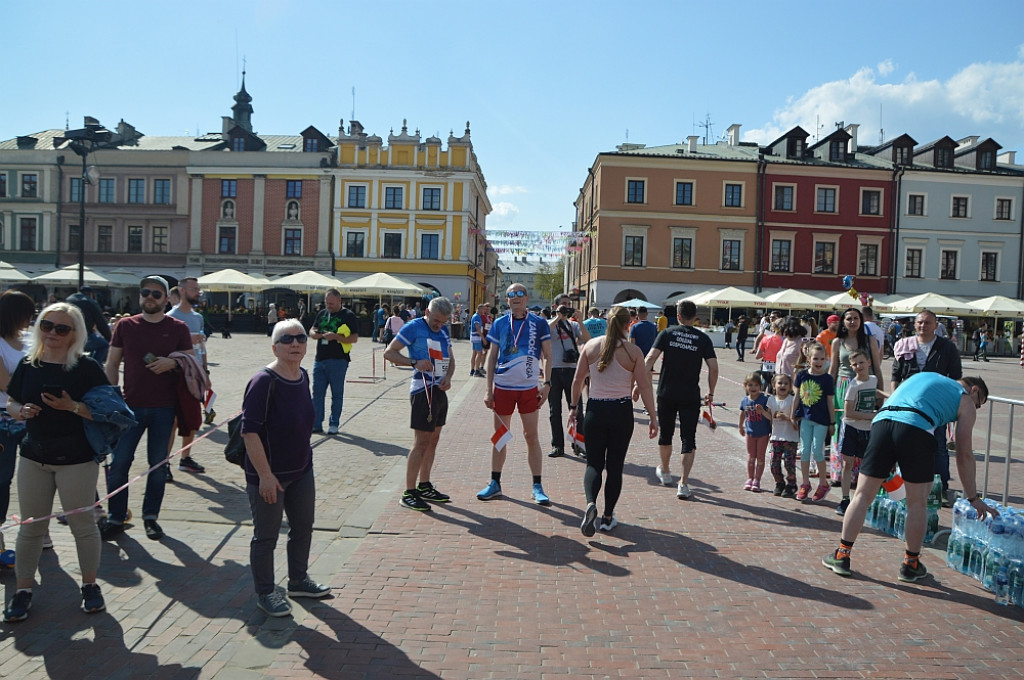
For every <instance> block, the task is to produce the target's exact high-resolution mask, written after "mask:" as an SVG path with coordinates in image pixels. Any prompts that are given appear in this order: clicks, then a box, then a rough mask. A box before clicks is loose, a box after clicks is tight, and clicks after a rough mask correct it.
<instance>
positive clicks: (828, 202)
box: [816, 187, 836, 213]
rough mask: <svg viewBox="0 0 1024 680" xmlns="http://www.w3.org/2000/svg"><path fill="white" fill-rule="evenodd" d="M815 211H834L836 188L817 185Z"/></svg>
mask: <svg viewBox="0 0 1024 680" xmlns="http://www.w3.org/2000/svg"><path fill="white" fill-rule="evenodd" d="M816 209H817V211H818V212H824V213H834V212H835V211H836V190H835V189H831V188H827V187H819V188H818V204H817V208H816Z"/></svg>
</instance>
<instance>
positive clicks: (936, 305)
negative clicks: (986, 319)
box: [889, 293, 974, 315]
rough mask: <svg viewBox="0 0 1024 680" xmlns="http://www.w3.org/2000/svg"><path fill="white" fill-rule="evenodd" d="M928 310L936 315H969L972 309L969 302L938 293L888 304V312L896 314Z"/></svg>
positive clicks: (916, 296)
mask: <svg viewBox="0 0 1024 680" xmlns="http://www.w3.org/2000/svg"><path fill="white" fill-rule="evenodd" d="M925 309H930V310H931V311H933V312H935V313H936V314H953V315H970V314H972V313H973V311H974V307H973V305H972V304H971V303H969V302H960V301H959V300H954V299H953V298H949V297H946V296H945V295H939V294H938V293H921V294H920V295H914V296H912V297H908V298H904V299H902V300H895V301H893V302H891V303H889V311H890V312H895V313H897V314H916V313H917V312H920V311H922V310H925Z"/></svg>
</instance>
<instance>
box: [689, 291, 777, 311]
mask: <svg viewBox="0 0 1024 680" xmlns="http://www.w3.org/2000/svg"><path fill="white" fill-rule="evenodd" d="M694 302H695V303H696V304H697V305H703V306H705V307H729V308H732V307H767V306H768V303H767V302H765V301H764V298H762V297H761V296H759V295H754V294H753V293H748V292H747V291H745V290H740V289H739V288H736V287H735V286H728V287H726V288H722V289H720V290H713V291H711V292H710V293H707V294H706V295H704V296H702V299H701V301H700V302H697V301H696V300H694Z"/></svg>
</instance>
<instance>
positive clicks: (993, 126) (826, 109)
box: [744, 47, 1024, 148]
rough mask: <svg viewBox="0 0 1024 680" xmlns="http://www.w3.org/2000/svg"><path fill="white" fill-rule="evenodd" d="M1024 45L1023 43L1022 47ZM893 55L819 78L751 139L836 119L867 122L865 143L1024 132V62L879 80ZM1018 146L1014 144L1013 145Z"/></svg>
mask: <svg viewBox="0 0 1024 680" xmlns="http://www.w3.org/2000/svg"><path fill="white" fill-rule="evenodd" d="M1022 49H1024V47H1022ZM894 68H895V67H894V66H892V63H891V61H889V60H886V61H885V62H882V63H881V64H879V66H878V71H877V72H876V71H875V70H874V69H872V68H870V67H864V68H861V69H860V70H859V71H857V72H856V73H854V74H853V75H852V76H850V77H849V78H847V79H846V80H836V81H832V82H827V83H822V84H821V85H817V86H815V87H813V88H811V89H809V90H807V91H806V92H804V93H803V94H802V95H799V96H797V97H790V98H789V99H788V100H787V102H786V104H785V106H783V107H782V108H780V109H779V110H777V111H776V112H775V114H774V115H773V117H772V120H771V121H770V122H768V123H766V124H765V125H763V126H762V127H760V128H757V129H753V130H749V131H747V133H746V134H745V135H744V139H749V140H751V141H756V142H759V143H761V144H766V143H768V142H771V141H773V140H775V139H776V138H778V137H779V136H781V135H782V134H783V133H785V132H786V131H788V130H790V129H791V128H793V127H794V126H796V125H799V126H801V127H803V128H804V129H805V130H807V132H809V133H810V135H811V140H812V141H813V140H814V139H815V136H816V134H817V135H820V136H824V135H827V134H829V133H830V132H832V130H834V129H835V124H836V123H837V122H840V121H843V122H845V123H846V124H850V123H859V124H860V126H861V127H860V138H859V141H860V143H861V144H862V145H870V144H875V143H877V142H878V140H879V138H880V136H879V129H880V128H882V129H884V132H885V139H892V138H893V137H895V136H897V135H900V134H903V133H904V132H905V133H907V134H909V135H911V136H912V137H914V138H915V139H916V140H917V141H918V142H919V143H926V142H929V141H932V140H934V139H937V138H938V137H941V136H943V135H947V134H948V135H949V136H950V137H953V138H954V139H957V138H959V137H963V136H966V135H969V134H977V135H981V136H982V137H993V138H995V139H996V140H997V141H1000V142H1001V143H1002V144H1003V145H1004V146H1007V144H1015V143H1016V142H1015V140H1016V139H1020V137H1021V134H1022V131H1024V62H1022V61H1013V62H1008V63H991V62H990V63H983V64H971V65H969V66H967V67H965V68H963V69H961V70H960V71H959V72H957V73H956V74H954V75H953V76H952V77H950V78H949V79H948V80H946V81H945V82H943V81H940V80H934V79H933V80H927V81H919V80H918V79H917V77H916V76H915V75H914V74H913V73H910V74H908V75H907V76H906V77H905V78H904V79H903V80H902V81H901V82H895V83H887V82H880V80H879V78H878V75H879V74H881V75H885V74H886V72H891V71H888V69H894ZM1007 148H1012V146H1007Z"/></svg>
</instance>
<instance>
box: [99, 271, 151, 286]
mask: <svg viewBox="0 0 1024 680" xmlns="http://www.w3.org/2000/svg"><path fill="white" fill-rule="evenodd" d="M103 276H104V277H105V278H106V279H107V280H108V281H110V282H111V283H112V284H114V285H115V286H123V287H124V288H129V287H132V286H137V285H139V283H140V282H141V281H142V276H141V275H139V274H138V273H136V272H133V271H131V270H129V269H111V270H110V271H105V272H103Z"/></svg>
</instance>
